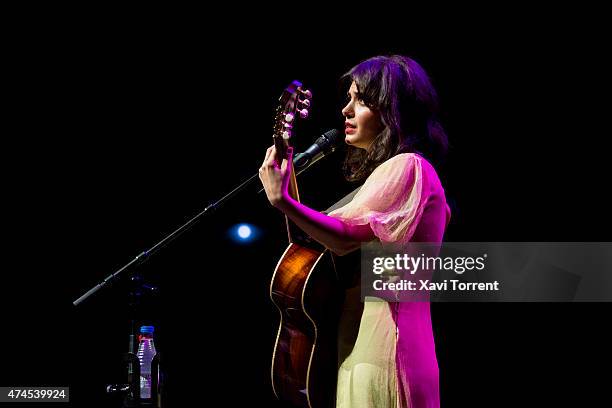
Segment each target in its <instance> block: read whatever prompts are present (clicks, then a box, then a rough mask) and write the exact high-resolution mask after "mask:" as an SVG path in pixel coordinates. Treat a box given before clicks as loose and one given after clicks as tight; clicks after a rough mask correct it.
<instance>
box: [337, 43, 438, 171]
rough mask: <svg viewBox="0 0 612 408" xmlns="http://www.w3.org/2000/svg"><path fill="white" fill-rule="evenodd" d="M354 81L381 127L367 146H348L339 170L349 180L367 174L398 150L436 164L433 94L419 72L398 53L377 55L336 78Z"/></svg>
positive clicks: (436, 145)
mask: <svg viewBox="0 0 612 408" xmlns="http://www.w3.org/2000/svg"><path fill="white" fill-rule="evenodd" d="M342 80H344V81H348V80H351V81H354V82H355V84H356V85H357V91H358V93H359V96H360V97H361V99H362V100H363V102H364V103H365V104H366V106H368V107H369V108H370V109H372V110H374V111H377V112H379V114H380V117H381V120H382V123H383V125H384V130H383V131H382V132H381V133H379V134H378V135H377V136H376V138H375V139H374V141H373V142H372V144H371V145H370V146H369V148H368V149H367V150H364V149H358V148H356V147H354V146H348V152H347V156H346V159H345V161H344V174H345V177H346V179H347V180H349V181H359V180H362V179H364V178H366V177H368V176H369V175H370V174H371V173H372V171H374V169H375V168H376V167H377V166H378V165H380V164H381V163H382V162H384V161H386V160H387V159H389V158H391V157H393V156H395V155H396V154H400V153H407V152H412V153H419V154H421V155H423V156H424V157H426V158H427V159H429V160H430V161H432V162H433V163H439V162H440V161H441V160H442V159H443V157H444V155H445V154H446V151H447V149H448V140H447V137H446V133H445V132H444V128H443V127H442V125H441V124H440V121H439V119H438V96H437V94H436V91H435V89H434V87H433V85H432V84H431V81H430V79H429V76H428V75H427V73H426V72H425V70H424V69H423V68H422V67H421V66H420V65H419V64H418V63H417V62H415V61H414V60H412V59H410V58H408V57H405V56H402V55H391V56H377V57H373V58H370V59H368V60H365V61H363V62H361V63H359V64H358V65H356V66H354V67H353V68H352V69H351V70H350V71H348V72H347V73H346V74H344V75H343V76H342Z"/></svg>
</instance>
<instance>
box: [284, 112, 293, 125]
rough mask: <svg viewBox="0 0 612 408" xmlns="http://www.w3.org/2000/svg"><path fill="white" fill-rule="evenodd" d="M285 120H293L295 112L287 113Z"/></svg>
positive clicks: (289, 121)
mask: <svg viewBox="0 0 612 408" xmlns="http://www.w3.org/2000/svg"><path fill="white" fill-rule="evenodd" d="M285 122H287V123H291V122H293V113H288V114H286V115H285Z"/></svg>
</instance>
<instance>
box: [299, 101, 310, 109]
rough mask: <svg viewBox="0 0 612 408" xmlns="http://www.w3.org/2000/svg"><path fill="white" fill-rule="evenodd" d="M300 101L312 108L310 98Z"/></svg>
mask: <svg viewBox="0 0 612 408" xmlns="http://www.w3.org/2000/svg"><path fill="white" fill-rule="evenodd" d="M300 103H301V104H302V105H304V106H305V107H306V108H310V99H304V100H303V101H300Z"/></svg>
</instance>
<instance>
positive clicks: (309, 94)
mask: <svg viewBox="0 0 612 408" xmlns="http://www.w3.org/2000/svg"><path fill="white" fill-rule="evenodd" d="M301 92H302V95H304V96H305V97H306V98H308V99H312V92H310V91H309V90H308V89H307V90H305V91H301Z"/></svg>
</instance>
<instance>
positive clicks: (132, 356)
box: [72, 147, 336, 407]
mask: <svg viewBox="0 0 612 408" xmlns="http://www.w3.org/2000/svg"><path fill="white" fill-rule="evenodd" d="M335 150H336V148H335V147H332V148H330V149H329V150H327V151H325V152H322V153H320V154H318V155H317V156H315V157H313V158H312V159H311V160H309V161H308V162H306V163H305V164H304V165H303V166H302V167H301V168H300V169H298V170H297V172H296V176H299V175H300V174H302V173H303V172H304V171H306V170H307V169H309V168H310V167H311V166H312V165H313V164H314V163H316V162H317V161H319V160H321V159H322V158H323V157H325V156H327V155H329V154H330V153H333V152H334V151H335ZM298 156H299V155H296V157H298ZM294 162H295V158H294ZM258 177H259V173H255V174H254V175H252V176H251V177H249V178H248V179H246V180H245V181H243V182H242V183H240V184H239V185H238V186H236V187H235V188H234V189H233V190H231V191H230V192H229V193H227V194H225V195H224V196H223V197H221V198H220V199H218V200H217V201H215V202H213V203H211V204H209V205H208V206H207V207H206V208H204V210H202V211H201V212H200V213H198V214H196V215H195V216H194V217H192V218H191V219H190V220H189V221H187V222H186V223H185V224H183V225H181V226H180V227H178V228H177V229H176V230H174V231H173V232H171V233H170V234H168V235H167V236H166V237H164V238H163V239H162V240H161V241H159V242H158V243H156V244H155V245H153V246H152V247H151V248H149V249H146V250H144V251H142V252H141V253H140V254H138V255H136V257H134V259H132V260H131V261H129V262H128V263H127V264H125V265H124V266H122V267H121V268H119V269H118V270H117V271H115V272H114V273H111V274H110V275H108V276H107V277H106V278H105V279H104V280H102V281H101V282H100V283H98V284H97V285H95V286H94V287H92V288H91V289H89V290H88V291H87V292H85V293H84V294H83V295H81V296H80V297H79V298H78V299H76V300H75V301H74V302H72V303H73V305H74V306H78V305H79V304H81V303H83V302H84V301H85V300H86V299H87V298H89V297H90V296H91V295H93V294H94V293H96V292H97V291H99V290H100V289H102V288H104V287H106V286H110V284H112V283H113V282H115V281H116V280H117V279H118V277H119V276H120V274H121V273H122V272H124V271H125V270H127V269H128V268H130V267H131V266H132V265H135V264H140V263H143V262H144V261H146V260H147V259H149V257H150V256H151V255H153V254H154V253H155V252H157V251H159V250H160V249H162V248H163V247H165V246H166V245H168V244H169V243H170V242H171V241H173V240H174V239H176V238H178V237H179V236H180V235H181V234H183V233H184V232H186V231H187V230H188V229H189V228H191V227H192V226H193V225H194V224H195V223H196V222H197V221H199V220H200V219H201V218H202V217H203V216H204V215H205V214H207V213H209V212H211V211H213V210H216V209H217V208H219V207H220V206H221V204H223V203H224V202H226V201H227V200H229V199H230V198H231V197H233V196H234V195H236V194H237V193H239V192H240V191H242V190H244V189H245V188H246V187H247V186H249V185H250V184H251V183H253V182H254V181H255V180H256V179H257V178H258ZM262 191H264V189H263V188H262V189H260V190H259V191H258V193H261V192H262ZM130 280H131V281H132V287H131V289H130V300H129V306H130V325H131V333H130V336H129V352H128V353H126V354H125V355H124V360H125V362H127V363H128V384H113V385H109V386H108V387H107V391H108V392H109V393H110V392H127V393H128V395H127V397H126V401H125V405H124V406H125V407H144V406H158V403H157V402H159V398H156V397H159V396H158V394H157V390H154V389H153V386H152V387H151V396H152V397H153V399H154V400H156V401H157V402H155V405H151V403H147V402H144V401H141V399H140V363H139V360H138V358H137V357H136V355H137V351H138V350H137V348H138V343H137V342H136V335H135V332H134V325H135V318H136V317H135V316H136V309H137V307H138V304H139V297H140V294H141V293H142V290H143V288H147V289H155V288H150V287H147V286H146V285H144V284H143V283H142V277H141V276H140V275H138V274H133V273H132V274H130ZM157 363H158V364H157V368H158V369H159V360H158V361H157ZM156 372H157V370H155V369H154V370H153V372H152V377H157V376H156V375H155V374H156ZM154 384H155V385H158V386H159V384H157V382H156V381H154ZM154 392H155V397H154V396H153V395H154Z"/></svg>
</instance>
